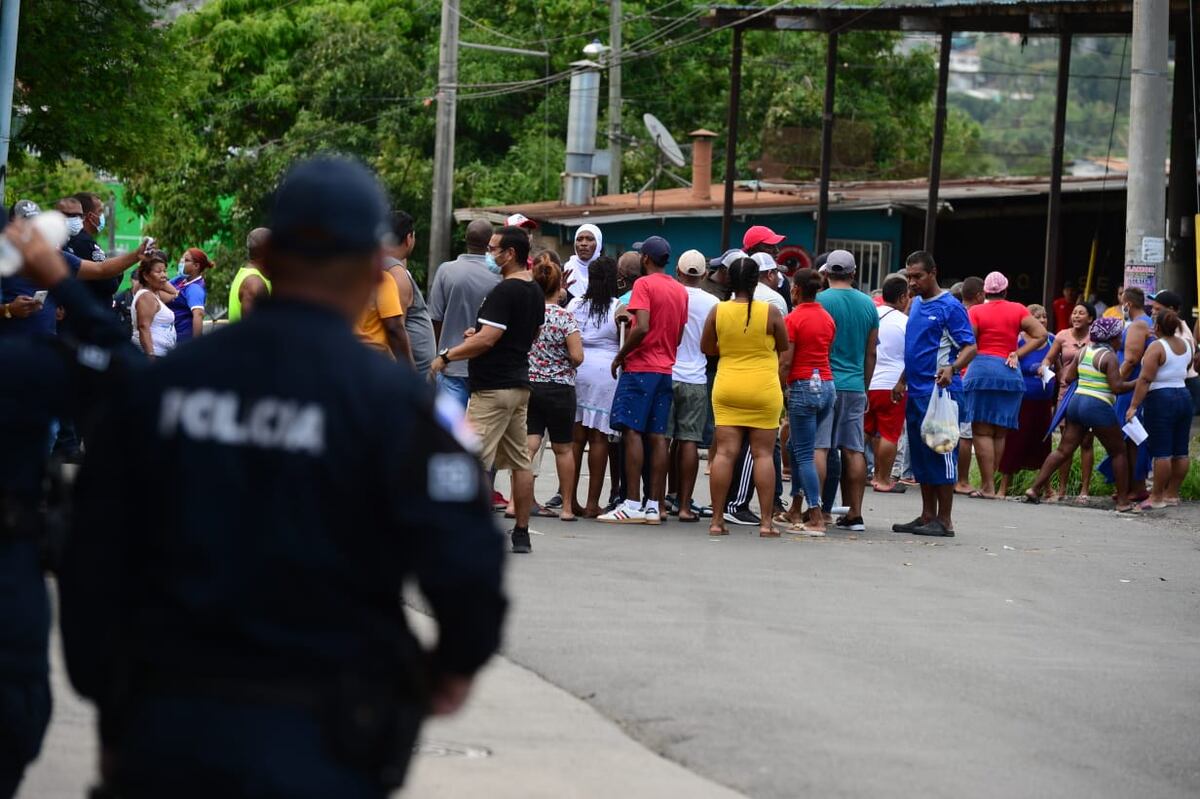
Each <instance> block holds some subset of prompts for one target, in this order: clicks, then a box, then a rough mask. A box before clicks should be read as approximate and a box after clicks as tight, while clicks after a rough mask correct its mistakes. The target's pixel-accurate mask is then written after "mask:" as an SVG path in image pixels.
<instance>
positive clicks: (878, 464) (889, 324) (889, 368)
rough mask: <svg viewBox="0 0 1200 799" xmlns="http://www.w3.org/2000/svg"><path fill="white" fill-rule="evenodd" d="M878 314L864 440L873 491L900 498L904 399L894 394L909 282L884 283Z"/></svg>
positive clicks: (901, 370) (890, 280)
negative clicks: (896, 474) (896, 468)
mask: <svg viewBox="0 0 1200 799" xmlns="http://www.w3.org/2000/svg"><path fill="white" fill-rule="evenodd" d="M876 310H877V311H878V312H879V341H878V344H877V346H876V347H875V371H874V372H873V373H872V375H871V387H870V390H869V391H868V392H867V413H866V415H865V416H864V417H863V424H864V426H865V430H866V434H867V437H868V438H869V439H870V443H871V448H872V451H873V452H874V453H875V476H874V478H873V479H872V481H871V485H872V487H873V488H874V489H875V490H876V491H879V492H882V493H885V494H903V493H904V491H905V488H904V484H903V483H898V482H896V481H895V480H893V479H892V465H893V464H894V463H895V462H896V447H897V445H898V444H899V442H900V435H901V434H902V433H903V432H904V407H905V401H906V399H907V398H906V396H905V394H904V392H903V391H897V390H895V389H896V388H897V384H898V383H899V382H900V377H901V375H903V374H904V334H905V331H906V330H907V328H908V317H907V316H906V315H905V314H906V313H907V311H908V281H907V280H905V279H904V277H902V276H901V275H892V276H891V277H889V278H887V279H886V280H884V281H883V304H882V305H880V306H879V307H878V308H877V309H876Z"/></svg>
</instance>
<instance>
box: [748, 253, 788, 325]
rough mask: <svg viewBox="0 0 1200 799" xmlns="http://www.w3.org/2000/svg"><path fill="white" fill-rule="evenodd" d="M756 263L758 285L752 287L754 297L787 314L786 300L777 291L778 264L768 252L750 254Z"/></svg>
mask: <svg viewBox="0 0 1200 799" xmlns="http://www.w3.org/2000/svg"><path fill="white" fill-rule="evenodd" d="M750 258H751V259H753V260H754V262H755V263H756V264H758V285H757V286H755V287H754V299H756V300H761V301H762V302H769V303H771V304H772V305H774V306H775V307H776V308H778V309H779V312H780V313H781V314H783V315H784V316H787V315H788V307H787V301H786V300H784V299H783V295H782V294H780V293H779V290H778V288H777V287H778V286H779V265H778V264H777V263H775V259H774V258H772V257H771V254H770V253H765V252H756V253H754V255H751V256H750Z"/></svg>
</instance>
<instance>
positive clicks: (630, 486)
mask: <svg viewBox="0 0 1200 799" xmlns="http://www.w3.org/2000/svg"><path fill="white" fill-rule="evenodd" d="M634 249H635V250H637V251H638V253H639V254H640V255H641V259H642V271H643V272H645V276H644V277H642V278H641V279H640V280H638V281H637V282H636V283H634V284H633V296H632V297H630V300H629V306H628V309H629V313H630V314H631V315H632V318H633V323H632V325H631V326H630V329H629V332H628V333H626V334H625V343H624V344H623V345H622V346H621V349H620V350H619V351H618V352H617V357H616V358H614V359H613V363H612V373H613V377H616V378H617V381H618V382H617V391H616V393H615V394H614V395H613V407H612V415H611V417H610V418H611V421H612V426H613V428H614V429H617V430H621V431H622V439H623V443H624V447H625V474H626V475H627V476H628V478H629V479H628V480H626V483H627V485H626V498H625V501H624V502H623V503H622V504H620V505H618V506H617V507H616V508H613V509H612V510H611V511H609V512H608V513H604V514H601V515H600V517H599V519H598V521H601V522H607V523H609V524H659V523H660V522H661V517H660V515H659V503H660V502H662V499H663V494H664V493H666V481H667V438H666V432H667V419H668V418H669V416H670V414H671V401H672V398H673V395H674V387H673V384H672V382H671V372H672V371H673V370H674V368H675V354H676V352H677V351H678V349H679V343H680V341H682V340H683V331H684V327H685V326H686V325H687V319H688V312H687V309H688V295H687V290H686V289H685V288H684V287H683V286H681V285H680V284H679V283H678V282H677V281H675V280H674V279H672V278H670V277H668V276H667V274H666V268H667V262H668V261H670V259H671V245H670V244H668V243H667V240H666V239H664V238H662V237H661V236H651V237H650V238H648V239H646V240H645V241H643V242H640V243H639V244H635V245H634ZM619 370H620V372H621V373H620V376H619V377H618V371H619ZM647 443H648V444H649V446H650V456H649V457H650V489H651V493H650V496H648V497H646V504H645V507H644V508H643V506H642V502H641V499H640V497H639V494H640V493H641V487H640V485H639V484H638V481H637V477H636V476H637V475H639V474H641V473H642V464H643V463H644V460H645V457H646V454H645V447H646V444H647Z"/></svg>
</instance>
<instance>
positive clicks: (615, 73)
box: [607, 0, 621, 194]
mask: <svg viewBox="0 0 1200 799" xmlns="http://www.w3.org/2000/svg"><path fill="white" fill-rule="evenodd" d="M608 45H609V48H610V49H609V51H608V152H609V156H610V159H609V167H608V184H607V185H608V193H609V194H620V193H621V0H611V2H610V3H609V4H608Z"/></svg>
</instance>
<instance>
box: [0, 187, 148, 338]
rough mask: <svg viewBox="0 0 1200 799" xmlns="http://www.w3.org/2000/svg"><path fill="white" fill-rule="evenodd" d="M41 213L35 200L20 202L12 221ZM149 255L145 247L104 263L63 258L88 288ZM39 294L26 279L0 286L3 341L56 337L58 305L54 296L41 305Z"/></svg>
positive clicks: (9, 280) (11, 279) (20, 277)
mask: <svg viewBox="0 0 1200 799" xmlns="http://www.w3.org/2000/svg"><path fill="white" fill-rule="evenodd" d="M41 212H42V209H41V208H40V207H39V206H38V204H37V203H35V202H33V201H32V200H18V201H17V202H15V203H13V206H12V208H10V209H9V218H10V219H14V220H16V219H32V218H33V217H35V216H37V215H38V214H40V213H41ZM145 251H146V246H145V244H142V245H140V246H139V247H138V248H137V249H136V250H134V251H133V252H129V253H125V254H124V255H117V256H114V257H112V258H106V259H103V260H100V261H93V260H88V259H82V258H79V257H78V256H77V255H75V254H74V253H71V252H68V251H66V250H64V251H63V254H62V255H63V258H65V259H66V261H67V268H68V270H69V271H70V273H71V275H72V276H73V277H76V278H78V279H79V280H81V281H84V286H85V288H86V287H87V286H88V284H89V283H90V282H92V281H97V280H105V279H107V278H112V277H117V276H120V275H121V274H122V273H123V272H124V271H125V270H126V269H128V268H129V267H131V266H133V265H134V264H136V263H138V261H140V260H141V258H142V255H143V254H144V253H145ZM88 290H89V291H91V289H88ZM37 291H38V287H37V286H36V285H35V284H33V283H31V282H30V281H29V280H27V279H26V278H25V277H24V276H23V275H13V276H12V277H9V278H5V279H4V281H3V283H0V337H4V336H53V335H55V334H56V328H57V324H56V320H55V311H56V309H57V307H58V303H57V301H56V300H55V298H54V295H53V294H50V295H46V296H44V298H43V301H42V302H41V303H39V302H38V301H37V299H36V297H35V294H36V293H37ZM110 303H111V296H110Z"/></svg>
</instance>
